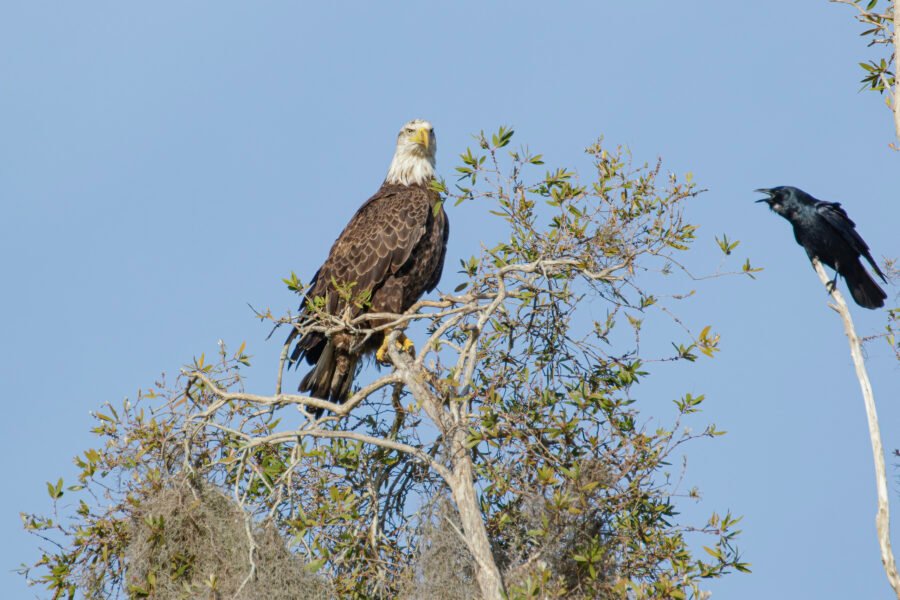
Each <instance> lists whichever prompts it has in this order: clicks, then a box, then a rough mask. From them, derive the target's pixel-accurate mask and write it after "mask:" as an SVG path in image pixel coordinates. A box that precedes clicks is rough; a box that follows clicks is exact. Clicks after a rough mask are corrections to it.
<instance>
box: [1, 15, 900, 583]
mask: <svg viewBox="0 0 900 600" xmlns="http://www.w3.org/2000/svg"><path fill="white" fill-rule="evenodd" d="M325 4H326V3H316V4H312V3H303V4H301V3H287V2H269V3H264V4H263V3H256V4H252V5H251V4H250V3H239V2H223V1H217V2H192V3H154V4H153V6H152V7H150V5H144V6H138V5H134V4H122V3H116V2H95V3H89V4H84V3H80V4H77V5H76V4H71V3H66V4H64V3H49V2H37V1H35V2H15V3H14V2H7V3H4V4H3V5H2V6H0V204H2V208H3V211H2V214H3V219H2V221H0V252H2V253H0V256H2V259H0V260H2V272H3V277H4V281H5V282H6V285H5V286H4V293H3V294H2V295H0V310H2V315H3V317H2V320H0V323H2V325H0V327H2V344H0V382H2V384H3V390H4V392H5V397H6V402H5V414H4V419H3V420H2V425H0V427H2V436H0V444H2V449H0V450H2V454H0V456H2V457H3V471H4V473H5V481H6V485H5V493H3V494H2V495H0V531H2V537H3V539H4V540H5V541H4V544H2V546H0V566H2V568H0V573H2V575H0V590H2V591H3V596H4V597H5V598H20V597H32V596H33V595H34V592H35V591H34V590H28V589H27V588H26V587H25V586H24V584H23V582H22V581H21V580H20V578H18V577H17V576H16V575H14V574H12V573H11V572H10V571H11V569H13V568H14V567H15V566H17V565H18V564H19V563H20V562H23V561H25V562H27V561H31V560H33V559H34V558H35V556H36V553H35V552H34V550H33V548H34V540H33V539H31V538H30V537H28V536H27V535H26V534H24V533H22V532H21V528H20V524H19V519H18V512H19V511H22V510H25V511H42V510H45V509H48V508H49V506H50V505H49V499H48V497H47V494H46V489H45V486H44V482H45V481H48V480H54V481H55V480H56V478H57V477H59V476H60V475H63V476H66V477H67V479H69V480H71V479H72V476H73V474H74V472H75V471H74V468H73V466H72V463H71V457H72V456H73V455H75V454H77V453H79V452H81V451H82V450H84V449H85V448H86V447H88V446H89V445H90V444H92V443H93V442H94V440H93V439H92V438H91V436H90V435H89V434H88V429H89V427H90V426H91V419H90V417H89V415H88V413H89V411H91V410H93V409H96V408H97V407H99V405H100V404H101V403H103V402H105V401H113V402H117V401H119V400H121V399H122V398H123V397H125V396H133V395H134V393H135V391H136V390H137V389H138V388H146V387H149V386H150V385H151V384H152V383H153V381H154V380H155V379H156V378H157V377H158V376H159V375H160V373H162V372H164V371H166V372H169V373H172V372H175V371H176V370H177V369H178V367H179V366H180V365H181V364H183V363H184V362H187V361H189V360H190V359H191V356H194V355H199V354H200V353H201V352H212V351H214V350H215V348H216V341H217V340H218V339H220V338H221V339H224V340H226V341H227V342H228V343H230V344H232V345H237V344H239V343H240V342H241V341H243V340H246V341H247V344H248V348H249V352H250V353H251V354H253V355H254V357H255V358H254V361H255V363H256V364H257V365H259V367H258V371H257V372H256V373H255V374H254V375H253V378H252V379H251V383H256V384H258V385H259V386H260V389H261V391H265V389H268V386H270V385H271V383H270V381H269V379H268V378H269V376H270V372H271V368H269V367H267V366H266V365H272V364H274V362H275V360H276V356H277V352H278V349H279V348H278V343H277V342H274V341H270V342H266V341H265V340H264V338H265V336H266V334H267V333H268V328H267V327H266V326H264V325H261V324H260V323H259V322H258V321H256V320H255V319H254V318H253V317H252V314H251V312H250V309H249V308H248V307H247V303H250V304H253V305H254V306H257V307H271V308H272V309H273V310H274V311H276V312H283V311H284V310H287V309H289V308H294V306H295V304H296V297H294V296H293V295H292V294H291V293H289V292H288V291H287V290H286V289H285V287H284V285H283V284H282V283H281V281H280V278H281V277H284V276H286V275H287V274H288V273H289V272H290V271H291V270H294V271H296V272H297V273H298V275H300V276H301V277H304V276H305V277H306V278H308V277H309V276H310V275H311V274H312V273H313V272H314V270H315V268H316V267H318V265H319V264H320V262H321V261H322V259H323V258H324V256H325V254H326V252H327V249H328V247H329V246H330V244H331V242H332V241H333V239H334V237H335V236H336V235H337V234H338V232H339V231H340V229H341V227H342V226H343V225H344V224H345V223H346V221H347V219H348V218H349V216H350V215H351V214H352V213H353V211H354V210H355V209H356V207H357V206H358V205H359V204H360V203H361V202H362V201H363V200H365V199H366V198H367V197H368V196H369V195H370V194H371V193H372V192H374V190H375V189H376V188H377V186H378V185H379V183H380V182H381V180H382V178H383V177H384V173H385V171H386V169H387V165H388V162H389V160H390V154H391V152H392V146H393V139H394V136H395V134H396V132H397V130H398V129H399V127H400V126H401V125H402V124H403V123H404V122H405V121H406V120H408V119H409V118H412V117H424V118H428V119H430V120H431V121H432V122H433V123H434V124H435V126H436V131H437V136H438V169H439V171H440V173H441V174H443V175H444V176H446V177H448V179H449V178H450V177H451V176H452V167H453V166H454V165H455V164H457V161H456V157H457V155H458V154H459V153H460V152H462V151H464V149H465V148H466V146H467V145H469V144H470V143H471V134H473V133H476V132H477V131H478V130H480V129H488V130H492V129H496V128H497V127H498V126H499V125H503V124H506V125H512V126H514V127H515V129H516V132H517V133H516V141H517V142H518V143H525V144H528V145H529V146H530V147H531V149H532V150H534V151H537V152H542V153H543V154H544V155H545V160H546V161H547V164H548V166H557V165H559V166H564V165H568V166H581V167H582V168H583V167H584V166H585V165H586V163H585V159H584V156H583V153H582V150H583V148H584V147H585V146H587V145H588V144H590V143H591V142H592V141H593V140H594V139H596V137H597V136H599V135H601V134H602V135H604V136H605V138H606V140H607V142H608V143H610V144H627V145H628V146H630V147H631V149H632V151H633V152H634V155H635V157H636V158H637V159H639V160H641V161H643V160H651V161H652V160H655V158H656V157H657V156H662V157H663V159H664V161H665V166H666V168H667V169H668V170H672V171H675V172H679V173H683V172H686V171H692V172H693V173H694V176H695V178H696V180H697V181H698V182H699V183H700V185H701V186H702V187H705V188H708V190H709V191H708V192H707V193H706V194H704V195H703V196H701V197H700V198H699V199H697V200H696V201H695V202H694V203H693V206H692V207H691V208H690V209H689V213H688V214H689V218H690V219H692V220H693V222H695V223H697V224H698V225H699V226H700V229H699V237H700V239H699V241H698V243H697V247H696V251H695V252H694V253H693V254H692V256H691V259H690V263H691V266H692V268H696V269H699V270H702V269H707V270H708V269H714V268H715V267H716V265H717V264H718V263H719V259H720V254H719V252H718V250H717V249H716V247H715V245H714V242H713V236H714V235H717V234H721V233H722V232H723V231H724V232H728V234H729V237H733V238H736V239H740V240H741V241H742V245H741V246H740V247H739V249H738V251H739V255H740V257H743V256H749V257H751V259H752V260H753V262H754V263H755V264H758V265H759V266H762V267H765V271H764V272H763V273H761V274H760V276H759V278H758V281H756V282H750V281H748V280H742V279H723V280H716V281H713V282H708V283H704V284H698V286H697V289H698V292H699V295H698V297H697V298H696V299H693V300H691V301H690V302H687V303H685V304H684V305H683V307H680V310H681V314H682V315H684V316H685V318H686V319H687V320H688V321H690V322H692V323H696V324H698V325H701V326H702V325H703V324H707V323H709V324H712V325H713V327H714V328H715V329H716V330H717V331H718V332H719V333H721V334H722V352H721V354H720V355H718V356H717V358H716V359H715V360H712V361H703V362H701V363H700V364H698V365H696V366H694V367H692V368H682V367H681V366H676V367H671V368H660V369H659V370H657V371H655V372H654V374H653V376H651V377H650V379H649V380H648V383H647V385H646V386H644V387H642V388H641V389H639V390H637V391H636V396H637V397H638V398H639V400H640V402H642V403H644V404H643V405H644V406H646V408H647V410H648V412H649V413H652V412H653V411H654V410H657V409H659V410H662V409H661V408H660V407H662V406H667V405H668V404H667V403H668V402H669V400H671V399H672V398H675V397H677V396H680V395H681V394H682V393H684V392H685V391H690V392H692V393H695V394H698V393H705V394H706V396H707V398H708V402H707V406H706V411H705V412H704V413H703V420H702V421H701V422H700V423H698V426H699V425H700V424H701V423H705V422H706V421H712V422H715V423H716V425H717V426H718V427H719V428H721V429H724V430H726V431H728V432H729V434H728V435H727V436H725V437H724V438H721V439H718V440H716V441H709V442H700V443H698V444H695V445H694V446H693V447H692V448H691V449H690V451H689V476H688V478H689V482H690V483H691V484H697V485H699V486H700V487H701V489H702V492H703V500H702V502H701V503H700V504H699V505H698V506H696V507H694V506H688V505H685V506H684V508H685V513H686V514H688V515H694V514H701V513H702V514H706V513H709V512H710V511H712V510H719V511H722V512H724V511H725V510H728V509H730V510H732V511H733V512H734V513H737V514H743V515H745V518H744V521H743V529H744V534H743V536H742V539H741V547H742V549H743V551H744V556H745V558H746V560H748V561H750V562H751V563H753V571H754V572H753V574H752V575H735V576H732V577H729V578H727V579H725V580H723V581H721V582H716V583H713V584H711V586H710V587H711V589H712V590H713V591H714V593H715V597H724V598H730V599H750V598H759V597H773V598H813V597H815V598H851V597H857V598H882V597H884V598H886V597H889V594H890V591H889V588H888V586H887V583H886V582H885V579H884V576H883V574H882V572H881V567H880V560H879V554H878V547H877V544H876V541H875V532H874V516H875V491H874V482H873V478H872V466H871V450H870V447H869V441H868V436H867V433H866V424H865V416H864V412H863V407H862V402H861V400H860V398H859V389H858V385H857V382H856V380H855V378H854V375H853V369H852V365H851V362H850V358H849V354H848V351H847V346H846V341H845V339H844V338H843V336H842V333H841V328H840V323H839V321H838V320H837V318H836V317H835V315H834V314H833V313H832V312H831V311H830V310H829V309H828V308H827V307H826V305H825V299H826V298H825V294H824V292H823V290H822V288H821V286H820V284H819V283H818V280H817V278H816V276H815V274H814V273H813V271H812V269H811V268H810V267H809V265H808V262H807V260H806V258H805V255H804V253H803V251H802V250H801V249H800V248H799V247H798V246H796V244H795V242H794V240H793V238H792V236H791V232H790V228H789V226H788V225H787V223H785V222H784V221H782V220H781V219H780V218H778V217H776V216H775V215H772V214H771V213H769V212H768V210H766V209H765V208H764V207H762V206H760V205H755V204H753V203H752V201H753V200H754V199H755V198H757V197H758V195H756V194H754V193H753V192H752V190H753V189H755V188H758V187H771V186H775V185H780V184H792V185H796V186H799V187H802V188H804V189H806V190H807V191H809V192H811V193H812V194H814V195H816V196H818V197H820V198H822V199H826V200H833V201H841V202H843V203H844V204H845V206H846V208H847V209H848V211H849V213H850V215H851V216H852V217H853V219H854V220H855V221H856V222H857V224H858V226H859V230H860V231H861V233H862V234H863V236H864V237H865V238H866V240H867V241H868V242H869V244H870V245H871V246H872V248H873V251H874V253H875V255H876V257H879V258H880V257H882V256H894V255H898V254H900V252H898V247H897V242H896V240H897V236H896V231H897V224H898V219H900V202H898V197H897V189H896V187H897V173H898V162H897V161H898V156H897V154H895V153H892V152H891V151H889V150H888V149H887V144H888V143H889V142H890V141H891V123H890V115H889V113H888V111H887V110H886V109H885V108H884V105H883V103H882V101H881V99H880V98H878V97H877V96H875V95H872V94H861V93H858V91H857V90H858V89H859V83H858V81H859V79H860V78H861V74H860V73H861V71H860V70H859V68H858V67H857V66H856V64H857V63H858V62H859V61H861V60H863V59H864V58H866V57H867V56H869V54H868V53H869V50H868V49H866V48H865V45H864V42H863V40H862V39H861V38H859V37H858V35H857V34H858V33H859V27H858V26H857V24H856V23H855V22H854V21H853V19H852V16H853V15H852V11H851V10H850V9H848V8H846V7H839V6H836V5H832V4H829V3H827V2H825V1H824V0H815V1H814V0H802V1H800V0H798V1H794V2H783V1H775V0H763V1H756V2H752V3H751V2H748V3H742V4H741V5H740V6H738V5H737V4H735V3H716V4H715V5H713V4H710V3H689V2H679V3H676V2H664V1H659V0H657V1H648V2H643V3H623V2H578V3H575V2H573V3H565V4H564V3H556V4H554V5H552V6H551V5H549V4H539V3H531V2H515V3H513V2H503V3H490V4H488V3H480V2H460V3H456V4H454V5H453V6H449V5H443V4H442V5H438V4H437V3H433V4H426V3H379V4H376V3H345V4H342V5H341V6H340V7H337V6H331V5H328V6H326V5H325ZM474 216H476V213H475V212H474V209H473V208H470V207H467V206H465V205H464V206H461V207H459V208H456V209H451V210H450V218H451V222H452V224H453V228H452V239H451V242H450V248H449V252H450V260H448V265H450V266H449V267H448V269H447V270H446V271H445V273H444V285H443V286H442V287H444V288H445V289H452V287H453V285H454V282H455V278H456V277H457V275H456V274H455V273H454V269H453V266H454V265H456V264H457V262H458V261H457V258H458V257H461V256H468V255H471V254H473V253H474V252H476V251H477V248H478V245H479V243H480V241H481V240H486V241H490V240H491V239H493V238H492V237H491V236H492V235H494V234H495V232H492V231H491V230H490V229H489V228H488V226H487V225H485V224H484V222H482V221H481V220H479V219H477V218H472V217H474ZM467 219H468V220H467ZM888 291H889V294H890V295H891V298H892V299H894V298H895V295H896V289H895V288H890V289H889V290H888ZM854 315H855V317H856V319H857V326H858V328H859V329H860V331H861V332H862V333H866V334H871V333H876V332H877V331H879V330H880V329H881V328H882V327H883V325H884V321H885V315H884V314H883V313H882V312H871V311H864V310H862V309H856V310H854ZM868 359H869V368H870V373H871V377H872V381H873V386H874V389H875V393H876V398H877V399H878V401H879V410H880V411H881V412H880V416H881V420H882V431H883V436H884V440H885V444H886V446H887V448H888V449H893V448H897V447H900V407H898V405H897V402H896V393H895V390H896V389H897V384H898V365H897V363H896V362H895V361H894V360H893V359H892V355H891V354H890V351H889V349H888V348H887V346H886V345H885V344H883V343H874V344H871V345H870V347H869V348H868ZM891 474H892V476H893V475H895V470H894V469H893V467H892V468H891ZM891 492H892V500H893V501H894V509H895V510H897V509H898V506H897V501H896V500H897V494H898V486H897V484H896V481H895V480H892V482H891ZM898 520H900V514H898V515H897V516H895V522H897V521H898ZM894 531H895V541H896V539H897V537H896V532H897V531H898V529H897V526H895V528H894Z"/></svg>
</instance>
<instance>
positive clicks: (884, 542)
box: [812, 258, 900, 599]
mask: <svg viewBox="0 0 900 600" xmlns="http://www.w3.org/2000/svg"><path fill="white" fill-rule="evenodd" d="M812 263H813V267H814V268H815V269H816V273H818V275H819V279H821V280H822V284H823V285H824V286H825V289H826V290H829V293H830V294H831V297H832V298H833V299H834V302H835V303H834V304H830V305H829V306H831V308H833V309H834V310H835V311H836V312H837V313H838V314H839V315H840V316H841V320H843V322H844V333H846V334H847V340H848V341H849V342H850V355H851V356H852V357H853V365H854V366H855V367H856V377H857V378H858V379H859V387H860V388H861V389H862V395H863V402H864V403H865V406H866V417H867V418H868V420H869V437H870V438H871V440H872V458H873V459H874V461H875V487H876V488H877V490H878V512H877V514H876V516H875V527H876V529H877V530H878V543H879V545H880V546H881V563H882V565H884V571H885V573H886V574H887V578H888V582H889V583H890V584H891V587H892V588H893V589H894V593H895V594H896V596H897V598H898V599H900V575H898V574H897V564H896V562H895V561H894V553H893V551H892V550H891V538H890V530H891V527H890V520H891V519H890V509H889V503H888V487H887V475H886V473H885V467H884V447H883V446H882V444H881V431H880V429H879V426H878V413H877V412H876V410H875V397H874V395H873V394H872V384H871V383H869V375H868V373H866V365H865V361H864V360H863V355H862V345H861V344H860V341H859V337H857V335H856V330H855V328H854V327H853V319H852V318H851V317H850V309H849V308H848V307H847V303H846V302H845V301H844V297H843V295H842V294H841V293H840V292H839V291H838V289H837V287H836V286H832V285H831V278H829V277H828V274H827V273H826V272H825V268H824V267H823V266H822V263H820V262H819V260H818V259H816V258H814V259H813V260H812Z"/></svg>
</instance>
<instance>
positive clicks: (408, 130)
mask: <svg viewBox="0 0 900 600" xmlns="http://www.w3.org/2000/svg"><path fill="white" fill-rule="evenodd" d="M415 132H416V130H415V129H413V128H412V127H407V128H406V133H415Z"/></svg>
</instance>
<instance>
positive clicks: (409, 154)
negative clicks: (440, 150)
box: [285, 119, 450, 402]
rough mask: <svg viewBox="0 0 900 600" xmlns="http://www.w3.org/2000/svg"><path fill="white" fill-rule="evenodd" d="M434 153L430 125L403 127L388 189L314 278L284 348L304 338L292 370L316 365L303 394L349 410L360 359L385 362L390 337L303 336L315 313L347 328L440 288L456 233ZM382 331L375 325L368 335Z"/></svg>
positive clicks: (365, 208)
mask: <svg viewBox="0 0 900 600" xmlns="http://www.w3.org/2000/svg"><path fill="white" fill-rule="evenodd" d="M436 151H437V145H436V143H435V137H434V128H433V127H432V126H431V123H429V122H428V121H422V120H419V119H414V120H412V121H410V122H409V123H407V124H406V125H404V126H403V129H401V130H400V134H399V135H398V136H397V149H396V151H395V153H394V158H393V160H392V161H391V166H390V168H389V169H388V174H387V177H386V178H385V180H384V183H383V184H382V185H381V188H380V189H379V190H378V191H377V192H376V193H375V195H374V196H372V197H371V198H369V199H368V200H366V202H365V203H364V204H363V205H362V206H361V207H360V208H359V210H358V211H356V214H355V215H353V218H352V219H350V222H349V223H348V224H347V226H346V227H345V228H344V231H343V232H341V234H340V235H339V236H338V238H337V240H335V242H334V245H333V246H332V247H331V251H330V252H329V253H328V258H327V259H325V263H324V264H323V265H322V266H321V267H320V268H319V270H318V271H317V272H316V274H315V276H314V277H313V280H312V283H311V284H310V287H309V290H308V291H307V293H306V297H305V298H304V299H303V302H302V304H301V305H300V319H299V322H298V326H297V327H295V329H294V330H293V331H292V332H291V334H290V335H289V336H288V339H287V341H286V342H285V343H286V344H290V343H291V342H292V341H293V340H294V339H295V338H296V337H297V336H298V335H300V339H299V340H297V342H296V345H295V346H294V349H293V351H292V352H291V357H290V364H291V365H294V366H296V365H297V364H299V363H300V362H301V361H304V360H305V361H306V362H307V363H309V364H310V365H314V366H313V368H312V370H310V371H309V373H307V374H306V376H305V377H304V378H303V379H302V380H301V382H300V388H299V389H300V391H301V392H305V393H309V394H310V395H312V396H314V397H316V398H322V399H324V400H330V401H332V402H343V401H344V400H346V398H347V397H348V395H349V394H350V390H351V387H352V384H353V378H354V376H355V375H356V371H357V369H358V367H359V362H360V359H361V358H362V357H364V356H366V355H369V354H371V353H372V352H375V353H376V358H377V359H378V360H379V361H383V360H384V357H385V353H386V350H387V348H386V339H387V335H386V332H385V331H382V332H378V333H375V334H374V335H371V336H370V337H368V338H367V339H366V338H365V337H364V336H363V335H362V334H357V333H353V332H349V331H342V332H339V333H336V334H334V335H332V336H330V337H329V336H326V335H325V334H324V333H321V332H319V331H306V332H305V333H302V335H301V334H300V331H301V329H302V325H304V324H308V323H310V322H311V321H312V320H313V319H314V318H315V317H316V312H317V311H321V312H324V313H326V314H328V315H332V316H335V317H338V318H343V319H347V320H350V319H353V318H356V317H359V316H360V315H364V314H366V313H393V314H401V313H403V312H405V311H406V310H407V309H408V308H409V307H410V306H412V305H413V304H415V302H416V301H417V300H418V299H419V298H420V297H421V296H422V295H423V294H424V293H425V292H430V291H431V290H433V289H434V288H435V286H437V284H438V282H439V281H440V278H441V271H442V270H443V267H444V255H445V253H446V250H447V237H448V235H449V233H450V229H449V223H448V221H447V215H446V213H445V212H444V209H443V206H442V204H441V198H440V195H439V194H438V193H437V192H436V191H434V190H432V189H431V186H430V184H431V181H432V180H433V178H434V165H435V153H436ZM383 324H384V322H383V321H380V320H376V319H372V320H371V321H367V322H365V323H363V328H372V327H377V326H380V325H383ZM399 341H400V343H401V344H402V348H403V350H412V342H410V341H409V340H408V339H407V338H406V337H405V336H402V335H401V336H400V340H399Z"/></svg>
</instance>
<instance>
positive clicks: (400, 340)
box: [375, 333, 416, 364]
mask: <svg viewBox="0 0 900 600" xmlns="http://www.w3.org/2000/svg"><path fill="white" fill-rule="evenodd" d="M397 349H398V350H400V352H406V353H407V354H410V355H413V356H414V355H415V353H416V346H415V344H413V342H412V340H411V339H409V338H408V337H406V336H405V335H403V334H402V333H401V334H400V335H399V336H397ZM375 360H377V361H378V362H380V363H385V364H388V363H390V362H391V357H390V355H389V354H388V336H384V341H383V342H381V346H380V347H379V348H378V351H377V352H375Z"/></svg>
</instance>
